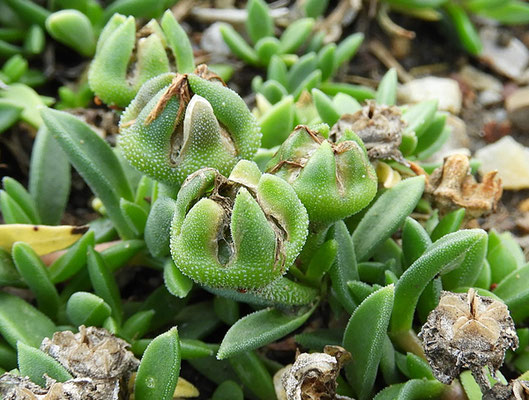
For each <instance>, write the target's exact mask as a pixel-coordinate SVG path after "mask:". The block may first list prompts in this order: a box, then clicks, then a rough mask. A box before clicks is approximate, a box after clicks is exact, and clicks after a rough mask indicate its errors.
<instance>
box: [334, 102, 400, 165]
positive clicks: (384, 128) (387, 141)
mask: <svg viewBox="0 0 529 400" xmlns="http://www.w3.org/2000/svg"><path fill="white" fill-rule="evenodd" d="M401 117H402V113H401V111H400V108H398V107H396V106H385V105H378V104H377V103H376V102H374V101H368V102H367V105H366V106H364V107H363V108H362V109H361V110H358V111H357V112H355V113H354V114H344V115H342V117H341V118H340V119H339V120H338V122H336V124H334V126H333V127H332V129H331V132H330V134H329V137H330V138H334V140H335V141H338V140H339V139H340V137H341V136H342V135H343V134H344V133H345V131H346V130H351V131H353V132H354V133H356V134H357V135H358V136H359V137H360V139H362V141H363V142H364V145H365V147H366V150H367V155H368V156H369V159H370V160H378V159H382V160H387V159H392V160H395V161H397V162H400V163H402V164H405V165H407V164H408V163H407V161H406V160H405V159H404V157H403V156H402V153H401V152H400V150H399V146H400V144H401V142H402V132H403V130H404V128H405V127H406V122H405V121H403V120H402V118H401Z"/></svg>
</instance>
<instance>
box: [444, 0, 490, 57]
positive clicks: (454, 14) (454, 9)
mask: <svg viewBox="0 0 529 400" xmlns="http://www.w3.org/2000/svg"><path fill="white" fill-rule="evenodd" d="M444 9H445V11H446V12H447V13H448V15H449V17H450V19H451V20H452V23H453V24H454V27H455V30H456V32H457V35H458V36H459V40H461V43H462V44H463V47H464V48H465V50H466V51H468V52H469V53H470V54H472V55H475V56H476V55H479V53H481V50H482V49H483V45H482V43H481V40H480V38H479V34H478V32H477V31H476V28H475V27H474V25H473V24H472V21H471V20H470V18H469V16H468V14H467V13H466V12H465V10H464V9H463V7H461V6H460V5H459V4H457V3H454V2H447V3H445V5H444Z"/></svg>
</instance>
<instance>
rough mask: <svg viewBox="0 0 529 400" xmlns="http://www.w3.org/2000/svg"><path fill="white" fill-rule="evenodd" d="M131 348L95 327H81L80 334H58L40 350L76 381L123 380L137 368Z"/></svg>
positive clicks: (45, 340) (137, 362)
mask: <svg viewBox="0 0 529 400" xmlns="http://www.w3.org/2000/svg"><path fill="white" fill-rule="evenodd" d="M128 347H129V344H128V343H127V342H125V341H124V340H122V339H119V338H117V337H115V336H114V335H112V334H111V333H110V332H108V331H107V330H106V329H101V328H95V327H88V328H86V327H84V326H81V327H79V333H75V334H74V333H73V332H70V331H64V332H56V333H54V334H53V338H52V339H49V338H45V339H44V340H43V341H42V345H41V346H40V349H41V350H42V351H43V352H45V353H47V354H49V355H50V356H52V357H53V358H55V359H56V360H57V361H58V362H60V363H61V364H62V365H63V366H64V367H65V368H66V369H67V370H68V371H69V372H70V373H71V374H72V375H73V376H74V377H89V378H94V379H116V378H117V379H121V378H126V379H127V378H128V377H129V375H130V374H131V373H132V372H133V371H135V370H136V369H137V368H138V365H139V361H138V360H137V359H136V358H135V357H134V355H133V354H132V352H130V351H129V350H128Z"/></svg>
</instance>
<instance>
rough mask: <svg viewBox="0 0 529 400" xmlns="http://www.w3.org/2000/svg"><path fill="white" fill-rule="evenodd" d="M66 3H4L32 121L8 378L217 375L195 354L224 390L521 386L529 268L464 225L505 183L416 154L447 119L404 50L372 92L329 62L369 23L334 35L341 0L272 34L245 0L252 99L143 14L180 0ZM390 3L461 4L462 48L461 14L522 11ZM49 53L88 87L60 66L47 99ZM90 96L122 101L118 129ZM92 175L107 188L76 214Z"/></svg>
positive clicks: (16, 388)
mask: <svg viewBox="0 0 529 400" xmlns="http://www.w3.org/2000/svg"><path fill="white" fill-rule="evenodd" d="M70 3H71V2H67V1H65V0H55V1H53V2H49V3H48V4H47V6H46V7H44V6H41V5H40V3H36V2H33V1H30V0H6V1H5V2H0V22H2V23H3V24H5V25H6V28H4V27H2V28H0V58H2V59H5V60H6V62H5V63H4V64H3V66H2V68H1V70H0V79H1V80H2V84H1V85H0V86H1V87H0V132H3V131H4V130H5V131H9V132H8V134H7V135H6V136H4V137H2V143H1V144H2V146H4V144H5V143H10V142H9V141H10V140H11V139H13V138H15V139H13V140H15V141H16V140H19V139H21V138H25V136H24V135H22V136H21V135H20V134H19V133H20V132H25V131H26V130H27V131H28V132H29V134H30V135H31V134H33V133H35V132H36V140H35V144H34V146H33V150H32V154H31V161H30V165H29V177H28V187H27V188H26V187H24V185H23V184H22V183H21V182H18V181H17V180H16V179H14V178H13V177H4V178H3V179H2V190H0V211H1V213H2V222H3V224H1V225H0V288H1V289H2V290H0V373H1V375H0V397H2V398H18V397H20V396H22V394H21V393H23V395H24V396H34V397H38V398H41V397H43V398H50V397H53V396H56V397H57V396H59V397H60V396H63V397H64V396H70V397H72V398H73V397H75V398H85V397H90V396H91V397H98V396H99V397H101V398H103V397H104V398H112V399H115V400H118V398H120V396H121V397H123V398H125V397H132V396H134V398H135V399H136V400H150V399H160V400H171V399H173V398H190V397H193V396H194V397H197V396H199V391H201V392H202V393H201V394H202V396H204V395H207V393H206V391H203V389H202V387H198V388H197V387H195V386H193V384H191V383H190V382H188V381H186V380H185V379H184V378H182V377H181V376H180V375H183V376H187V375H188V374H189V375H192V374H195V375H200V377H196V378H197V379H196V380H193V382H200V383H202V382H203V381H205V380H206V379H207V380H209V381H211V382H210V385H211V386H212V390H211V391H213V389H215V388H214V387H213V385H216V389H215V390H214V393H213V394H212V399H213V400H223V399H227V398H229V399H232V400H242V399H244V398H252V399H253V398H256V399H262V400H271V399H274V398H278V399H279V400H283V399H284V398H285V396H286V398H287V399H288V400H291V399H298V398H305V397H307V396H313V397H315V398H319V397H322V396H328V397H330V398H335V399H338V398H341V399H344V398H355V399H359V400H366V399H371V398H374V399H376V400H386V399H388V400H389V399H392V400H393V399H399V400H403V399H410V398H450V399H455V400H460V399H461V400H463V399H466V398H468V399H469V400H478V399H491V398H496V399H504V398H505V399H512V398H514V399H523V398H524V396H525V397H527V393H529V384H528V382H529V328H527V327H526V324H527V319H528V318H529V289H528V286H527V281H528V279H529V265H528V264H527V260H526V257H525V255H524V253H523V251H522V248H521V247H520V245H519V243H518V242H517V241H516V238H514V237H513V236H512V235H511V234H510V233H508V232H497V231H496V230H494V229H491V230H489V231H488V232H486V231H485V230H482V229H467V228H469V227H472V226H477V224H478V223H479V220H477V221H476V219H478V218H482V217H483V216H485V215H487V213H490V212H493V211H494V210H495V208H496V206H497V204H498V201H499V198H500V196H501V193H502V187H501V181H500V179H499V178H498V176H497V175H496V174H494V173H490V174H488V175H485V176H484V177H482V178H481V179H480V178H479V177H478V176H475V170H476V167H475V166H476V162H475V161H474V160H472V159H469V158H468V157H466V156H462V155H455V156H454V155H452V156H450V157H446V158H445V159H444V161H443V162H439V163H432V164H430V163H426V161H425V160H427V159H428V158H429V157H430V156H432V155H434V154H435V153H436V152H437V151H438V150H439V149H440V147H441V146H442V145H443V143H444V142H445V141H446V140H447V139H448V138H449V136H450V128H449V127H448V126H447V124H446V120H447V114H446V113H444V112H441V111H438V107H437V103H436V102H435V101H426V102H422V103H418V104H414V105H410V104H397V72H396V70H394V69H391V70H389V71H388V72H387V73H386V74H385V75H384V76H383V78H382V79H381V81H380V83H379V85H378V88H377V90H373V89H371V88H367V87H364V86H358V85H353V84H351V83H344V82H335V81H333V79H335V77H336V76H338V75H340V74H337V71H338V70H339V68H340V65H342V64H343V63H345V62H347V61H349V60H350V59H351V58H352V57H353V56H354V54H355V52H356V51H357V49H358V47H359V45H360V43H361V42H362V40H363V35H361V34H353V35H350V36H348V37H345V38H344V39H343V40H342V41H341V42H338V41H337V43H336V44H335V43H324V39H325V33H323V32H322V31H318V30H320V29H324V28H325V27H324V26H323V28H322V25H321V23H322V22H323V21H324V18H326V17H325V16H324V11H325V8H326V7H327V6H328V4H329V2H327V1H316V0H306V1H304V2H297V4H296V6H295V7H293V8H292V9H291V12H289V14H288V15H289V18H290V17H292V16H294V17H295V16H296V15H299V14H296V13H298V12H300V11H301V13H302V14H303V16H304V17H306V18H301V19H297V20H292V21H291V23H290V25H289V26H288V27H287V28H286V29H285V31H284V32H283V33H282V34H281V35H280V36H278V37H276V31H277V32H279V28H278V27H276V26H275V23H274V21H273V20H272V18H271V11H270V10H269V9H268V6H267V5H266V4H265V2H264V1H261V0H250V1H249V2H248V3H247V15H248V23H247V25H246V31H247V32H246V33H247V34H248V38H249V40H250V41H251V43H252V44H251V45H249V44H248V43H247V42H246V40H245V39H244V38H243V37H242V36H241V35H239V34H237V33H236V32H235V30H234V29H233V28H231V26H229V25H223V27H222V28H221V34H222V36H223V38H224V40H225V41H226V42H227V43H228V45H229V47H230V48H231V50H232V52H233V53H235V55H237V56H238V57H239V58H241V59H242V60H243V61H245V62H246V63H248V64H251V65H252V67H254V66H256V67H266V68H267V71H266V72H267V76H266V78H262V77H254V79H253V80H252V76H249V75H250V74H255V72H256V69H255V68H245V69H239V70H240V71H243V72H242V73H241V75H240V76H239V75H235V79H234V82H233V86H232V87H233V88H235V89H237V88H241V87H242V86H241V82H243V84H247V86H248V87H247V88H243V91H244V93H243V91H241V94H244V98H241V97H240V96H239V94H237V93H236V92H235V91H234V90H232V89H230V88H228V87H227V86H226V84H225V83H224V81H223V80H222V79H221V78H220V77H219V76H218V75H216V74H215V73H213V72H212V71H213V70H214V68H211V69H208V67H206V66H205V65H199V66H198V67H195V59H194V55H193V48H192V46H191V44H190V40H189V39H188V36H187V34H186V33H185V31H184V29H183V28H182V26H180V25H179V24H178V23H177V22H176V18H175V16H174V15H173V13H172V12H171V11H166V12H165V14H163V16H162V17H161V19H160V22H157V21H156V20H153V19H151V18H157V17H159V16H160V15H161V14H162V11H163V9H165V8H166V7H169V6H170V5H172V4H173V3H174V1H172V0H164V1H161V2H160V1H154V0H149V1H144V0H116V1H110V2H106V3H105V7H103V6H102V5H101V4H100V3H99V2H97V1H95V0H83V1H79V2H75V4H73V3H72V4H70ZM419 3H421V4H419ZM500 3H501V4H500ZM344 5H347V6H349V2H347V1H343V2H340V3H339V6H338V7H337V10H338V11H340V10H341V7H343V6H344ZM66 7H73V8H66ZM179 7H182V5H177V8H175V9H173V11H174V12H175V13H176V14H178V13H179V11H182V9H181V8H179ZM378 7H379V8H378V10H379V11H378V12H379V13H382V14H384V13H386V17H388V18H389V16H388V14H387V13H388V11H389V10H392V11H398V12H406V13H413V14H414V15H419V16H422V17H424V16H427V15H430V16H431V15H433V14H435V15H437V16H439V15H440V14H439V12H443V13H446V15H447V16H448V18H451V19H452V20H454V21H456V26H457V27H458V33H459V34H461V33H462V32H463V33H464V34H466V38H465V35H462V36H461V37H462V38H463V42H464V41H465V40H467V41H468V43H465V45H466V46H467V49H469V50H470V51H472V52H477V49H478V47H479V46H478V43H477V42H475V41H474V42H471V41H469V40H471V39H472V40H473V39H475V37H473V36H472V35H473V32H474V30H473V29H474V28H473V27H472V25H471V24H470V20H469V19H468V15H467V14H468V13H470V14H473V13H475V14H479V15H489V16H492V17H494V18H496V19H499V20H502V21H505V22H520V21H523V20H524V19H525V18H526V10H527V6H526V5H525V4H522V3H520V2H518V1H516V0H514V1H502V2H498V1H496V0H479V1H478V0H473V1H471V0H464V1H461V2H459V3H457V4H456V3H454V2H451V1H449V0H440V1H437V0H432V1H429V2H426V3H425V2H417V1H415V0H388V1H385V2H379V3H378ZM373 10H374V11H377V10H376V9H373ZM209 11H211V10H209ZM335 11H336V10H335ZM116 12H119V13H120V14H115V13H116ZM195 12H196V9H194V11H192V13H195ZM333 14H335V12H333ZM178 15H179V14H178ZM194 15H195V16H197V15H198V14H196V13H195V14H194ZM382 17H384V16H382ZM380 18H381V16H380V14H379V21H380ZM384 18H385V17H384ZM144 21H148V22H147V23H146V25H143V26H142V25H141V24H142V23H143V22H144ZM137 22H138V26H142V27H140V28H139V29H137V27H136V23H137ZM279 22H280V23H278V26H280V25H281V24H282V23H283V22H281V21H279ZM386 22H387V21H386ZM105 23H106V26H105ZM200 23H202V22H200ZM457 24H459V25H457ZM183 26H185V25H183ZM192 26H193V28H195V23H193V24H192ZM77 28H78V29H77ZM45 30H46V32H48V33H49V34H50V36H51V37H49V38H46V37H45V36H44V32H45ZM313 30H314V31H316V32H315V33H314V35H313V37H310V40H309V36H311V35H312V33H313ZM26 31H27V35H25V33H26ZM74 31H75V32H74ZM25 36H27V38H25ZM48 39H49V43H48V42H46V40H48ZM57 42H60V43H61V45H60V46H57ZM306 42H307V43H306ZM96 43H97V44H96ZM63 45H65V46H66V47H64V46H63ZM44 48H47V50H46V52H45V53H43V54H46V57H48V56H49V54H56V55H57V56H58V57H60V56H61V55H62V53H63V52H64V53H65V54H71V53H68V52H72V51H75V52H77V53H79V54H78V55H74V57H72V60H71V61H72V62H75V63H81V64H80V65H79V67H76V68H75V69H73V70H72V71H69V72H71V73H72V75H75V74H77V75H78V76H76V79H75V82H74V81H70V78H69V77H70V75H68V79H65V82H62V81H63V79H62V77H59V76H55V75H53V74H51V75H50V76H53V77H54V78H56V77H57V78H59V79H58V80H60V81H61V85H64V86H61V87H60V88H59V87H58V85H56V82H55V80H53V81H51V80H48V81H47V86H46V90H47V92H46V93H48V89H50V88H54V87H56V88H58V93H57V95H58V96H56V97H57V98H59V99H60V101H59V102H58V103H57V104H55V106H54V108H55V109H52V108H46V107H43V105H49V106H51V104H52V101H53V100H54V99H52V98H49V97H45V96H41V95H40V94H39V93H40V92H36V91H35V90H34V89H32V87H38V85H39V84H42V83H44V82H46V79H47V76H48V75H47V74H44V73H38V74H36V73H35V72H34V71H33V70H32V69H31V68H30V66H34V65H39V64H40V63H42V62H44V63H46V62H47V58H46V59H44V58H42V57H43V56H40V57H41V58H39V54H41V53H42V50H43V49H44ZM94 54H95V56H94V57H93V59H92V61H91V64H90V67H89V71H88V72H87V73H83V72H82V70H83V69H84V68H85V67H86V66H87V65H88V64H86V63H85V62H86V60H85V58H92V55H94ZM196 54H197V61H198V59H199V57H200V58H201V59H202V58H206V59H207V57H208V55H207V54H206V55H204V54H203V53H201V52H200V51H198V52H197V53H196ZM46 65H48V64H46ZM68 65H69V64H68ZM57 66H58V69H57V71H61V68H62V64H61V63H58V64H57ZM233 70H235V68H233ZM86 75H88V77H87V76H86ZM250 81H252V84H250ZM54 85H55V86H54ZM246 89H247V90H246ZM39 90H40V89H39ZM92 91H93V92H92ZM94 94H95V96H96V98H93V96H94ZM246 95H248V96H246ZM254 98H255V108H254V110H253V111H252V112H250V110H249V109H248V106H252V102H253V99H254ZM99 100H100V101H99ZM90 107H94V108H95V110H90V109H89V108H90ZM71 108H76V110H70V109H71ZM59 110H61V111H59ZM94 113H95V114H97V115H102V114H104V115H107V116H110V117H109V118H108V121H110V124H111V125H112V129H110V130H108V131H107V134H106V135H105V134H101V132H100V131H98V130H97V129H95V128H94V126H93V125H92V123H93V119H92V120H91V118H88V116H89V115H91V114H94ZM98 113H99V114H98ZM118 119H120V123H119V129H118V127H117V124H116V121H117V120H118ZM18 120H21V121H22V122H24V123H25V124H17V121H18ZM108 121H107V123H108ZM13 126H15V127H16V128H13ZM21 127H23V129H20V132H19V128H21ZM261 132H262V135H261ZM261 136H262V137H261ZM4 138H6V140H5V141H4ZM24 140H25V139H24ZM23 142H24V143H25V141H23ZM15 147H16V146H15ZM3 148H4V147H2V149H3ZM8 160H9V159H8ZM2 165H3V164H2ZM71 166H73V168H74V169H75V170H76V172H77V174H78V175H79V176H80V178H79V176H77V175H74V177H73V179H72V177H71ZM23 179H24V178H22V180H23ZM79 179H82V180H84V181H85V183H86V184H87V185H88V188H89V190H90V191H91V193H92V194H93V196H89V197H90V198H89V199H86V200H87V202H86V203H87V204H89V205H87V206H86V207H91V209H90V210H88V214H87V215H89V217H87V218H86V220H88V219H90V221H89V222H88V224H87V225H80V224H79V225H78V226H77V225H75V224H74V222H72V221H77V219H75V218H77V217H79V215H77V214H75V215H73V214H72V209H71V207H68V199H69V197H71V195H70V190H71V187H72V182H73V187H74V190H73V191H72V193H73V196H72V198H73V199H74V200H75V201H78V198H79V197H81V200H82V198H83V197H88V196H86V193H87V190H88V189H86V190H85V188H84V187H83V189H82V190H83V192H82V196H79V194H78V193H79V186H82V185H80V183H79ZM74 211H75V210H74ZM85 211H86V210H83V211H82V216H81V218H84V216H85V213H86V212H85ZM83 221H85V220H83ZM517 345H518V347H516V346H517ZM297 347H299V348H301V349H302V351H304V353H303V354H298V356H297V357H296V358H297V359H295V357H294V353H295V350H296V348H297ZM322 352H323V353H322ZM278 354H281V356H279V357H278V356H277V355H278ZM349 355H350V356H351V357H350V358H351V359H350V361H349V362H347V363H346V362H345V361H347V359H348V358H349ZM288 358H290V360H288ZM182 361H185V363H182ZM288 361H292V362H293V365H291V366H288V365H285V364H287V363H288ZM503 364H505V366H503ZM101 365H103V367H101ZM342 367H343V370H342ZM181 368H182V369H183V370H184V371H182V373H180V370H181ZM502 372H507V374H506V376H507V377H508V378H509V379H510V381H508V380H507V379H506V378H505V377H504V376H503V375H502ZM193 378H195V376H193ZM512 378H514V379H512ZM58 393H60V394H58ZM205 393H206V394H205Z"/></svg>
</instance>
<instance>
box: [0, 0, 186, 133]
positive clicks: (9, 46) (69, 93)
mask: <svg viewBox="0 0 529 400" xmlns="http://www.w3.org/2000/svg"><path fill="white" fill-rule="evenodd" d="M175 2H176V0H168V1H153V0H147V1H143V0H115V1H112V2H107V3H109V4H108V5H107V7H106V9H103V7H102V6H101V4H100V2H99V1H97V0H82V1H76V2H69V1H64V0H54V1H49V2H47V7H43V6H41V5H40V4H38V3H37V2H34V1H31V0H9V1H5V2H2V4H0V26H1V28H0V61H3V65H2V68H1V69H0V81H1V82H3V84H4V85H2V87H1V88H0V133H2V132H4V131H5V130H6V129H8V128H9V127H11V126H12V125H13V124H14V123H16V122H17V121H24V122H26V123H28V124H30V125H31V126H32V127H34V128H35V129H38V128H39V127H40V125H41V124H42V119H41V118H40V116H39V115H38V112H37V111H36V109H37V108H39V107H42V106H50V105H51V104H53V103H54V101H55V99H53V98H50V97H46V96H39V95H38V94H37V93H36V92H35V91H34V90H33V89H32V88H35V87H39V86H42V85H43V84H44V83H45V82H46V79H47V77H46V76H45V74H44V72H43V71H41V70H39V69H34V68H29V64H30V63H35V64H37V63H38V61H39V60H40V61H41V62H42V59H43V52H44V49H45V48H46V46H47V42H49V41H50V39H51V40H52V41H56V42H59V43H61V44H63V45H65V46H67V47H69V48H70V49H72V50H73V51H75V52H77V53H78V54H79V55H81V56H83V57H92V56H93V55H94V53H95V51H96V42H97V40H98V37H99V35H100V34H101V31H102V29H103V27H104V25H105V24H106V23H107V21H108V20H109V19H110V18H111V17H112V16H113V15H114V14H115V13H121V14H124V15H126V16H131V18H132V20H133V21H134V18H133V17H134V16H137V17H141V18H158V17H159V16H161V15H162V13H163V12H164V11H165V10H166V9H167V7H169V6H171V5H173V4H174V3H175ZM133 25H134V22H133ZM47 35H48V36H47ZM132 36H134V33H133V34H132ZM133 40H134V39H133ZM186 40H187V38H186ZM167 70H168V69H167ZM158 73H160V71H159V70H157V71H154V72H153V73H152V74H150V75H148V76H147V77H146V78H145V79H144V80H143V81H142V82H140V86H141V83H143V82H144V81H145V80H146V79H148V78H151V77H153V76H155V75H157V74H158ZM138 88H139V86H138ZM92 90H93V89H91V88H90V87H89V86H88V84H87V79H86V76H84V77H83V79H81V80H80V81H79V82H78V83H77V84H76V85H66V86H62V87H60V88H59V90H58V93H57V97H58V99H59V102H58V103H57V105H56V107H57V108H59V109H67V108H81V107H86V106H88V105H89V103H90V102H91V101H92V98H93V92H92ZM134 94H135V93H134ZM132 97H133V95H132ZM132 97H131V98H129V99H128V101H126V103H125V104H124V105H126V104H128V103H129V102H130V100H131V99H132Z"/></svg>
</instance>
